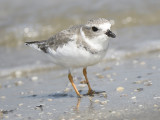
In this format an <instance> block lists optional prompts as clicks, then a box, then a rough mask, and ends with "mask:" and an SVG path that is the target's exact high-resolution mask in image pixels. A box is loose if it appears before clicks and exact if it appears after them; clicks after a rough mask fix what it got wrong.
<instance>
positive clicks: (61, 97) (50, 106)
mask: <svg viewBox="0 0 160 120" xmlns="http://www.w3.org/2000/svg"><path fill="white" fill-rule="evenodd" d="M159 6H160V1H158V0H154V1H153V0H141V1H139V0H134V1H132V0H119V1H118V0H101V1H96V0H88V1H84V0H81V1H74V0H66V1H56V0H45V1H39V0H34V1H32V0H28V1H25V0H14V2H13V1H10V0H5V1H4V0H0V36H1V38H0V119H1V118H4V119H12V120H13V119H26V120H28V119H106V118H108V119H111V120H115V119H141V120H142V119H145V120H147V119H150V118H155V119H157V118H159V110H160V109H159V107H160V103H159V98H160V97H159V96H160V94H159V90H158V89H159V85H160V83H159V71H160V64H159V59H160V54H159V51H160V34H159V31H160V15H159V13H160V8H159ZM98 17H104V18H108V19H109V20H111V22H112V24H113V26H112V30H113V31H114V32H115V33H116V35H117V38H116V39H110V47H109V50H108V53H107V55H106V57H105V59H104V60H103V61H102V62H101V63H100V64H98V65H96V66H93V67H89V68H88V77H89V79H90V83H91V85H92V87H93V88H94V89H95V90H97V91H106V93H107V97H106V96H105V95H104V94H100V95H95V96H94V97H89V96H85V97H83V98H82V99H81V100H80V102H79V100H78V99H77V97H76V95H75V93H74V91H73V90H72V87H71V85H70V84H69V81H68V80H67V70H64V69H62V68H59V67H58V66H56V65H54V64H52V61H51V60H50V59H49V58H47V57H44V54H42V53H40V52H38V51H35V50H33V49H31V48H28V47H26V46H25V45H24V42H25V41H32V40H33V41H34V40H44V39H48V38H49V37H50V36H52V35H53V34H55V33H56V32H58V31H61V30H63V29H65V28H67V27H69V26H71V25H74V24H82V23H85V22H86V21H87V20H89V19H91V18H98ZM74 76H75V82H76V84H77V86H78V88H79V89H81V90H82V94H85V93H86V92H87V88H86V86H85V85H83V84H80V81H81V80H82V79H83V78H82V73H81V69H78V70H75V71H74ZM46 86H47V87H46ZM117 87H123V88H124V91H122V92H118V91H116V88H117ZM137 91H138V92H137ZM79 104H80V105H79ZM78 105H79V107H77V106H78ZM37 106H39V107H37ZM41 107H42V108H43V110H41ZM145 115H147V117H148V118H147V117H146V118H145V117H144V116H145Z"/></svg>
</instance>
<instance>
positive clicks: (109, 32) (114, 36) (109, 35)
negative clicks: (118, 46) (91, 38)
mask: <svg viewBox="0 0 160 120" xmlns="http://www.w3.org/2000/svg"><path fill="white" fill-rule="evenodd" d="M106 35H108V37H111V38H116V35H115V34H114V33H113V32H112V31H110V30H109V31H107V32H106Z"/></svg>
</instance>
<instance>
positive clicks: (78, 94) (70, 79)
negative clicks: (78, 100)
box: [68, 73, 81, 97]
mask: <svg viewBox="0 0 160 120" xmlns="http://www.w3.org/2000/svg"><path fill="white" fill-rule="evenodd" d="M68 79H69V81H70V82H71V84H72V86H73V88H74V90H75V92H76V94H77V96H78V97H81V95H80V93H79V92H78V90H77V88H76V86H75V84H74V82H73V77H72V75H71V73H69V74H68Z"/></svg>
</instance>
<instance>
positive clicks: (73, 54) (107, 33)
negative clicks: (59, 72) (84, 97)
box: [26, 18, 116, 97]
mask: <svg viewBox="0 0 160 120" xmlns="http://www.w3.org/2000/svg"><path fill="white" fill-rule="evenodd" d="M110 27H111V24H110V22H109V21H108V20H107V19H105V18H98V19H92V20H89V21H88V22H87V23H86V24H84V25H75V26H72V27H70V28H68V29H66V30H63V31H61V32H59V33H57V34H55V35H53V36H52V37H50V38H49V39H48V40H43V41H34V42H26V45H28V46H30V47H33V48H35V49H37V50H39V51H42V52H44V53H46V54H49V55H50V56H52V58H53V62H54V63H55V64H57V65H60V66H63V67H65V68H68V71H69V72H68V79H69V80H70V82H71V84H72V86H73V88H74V90H75V92H76V94H77V96H79V97H81V95H80V93H79V92H78V90H77V88H76V86H75V84H74V82H73V77H72V75H71V69H72V68H78V67H82V68H83V75H84V77H85V80H86V83H87V85H88V94H89V95H92V94H93V91H92V89H91V86H90V84H89V81H88V78H87V67H88V66H92V65H95V64H97V63H99V62H100V61H101V60H102V59H103V58H104V56H105V54H106V52H107V48H108V43H109V41H108V37H112V38H115V37H116V35H115V34H114V33H113V32H112V31H111V30H110Z"/></svg>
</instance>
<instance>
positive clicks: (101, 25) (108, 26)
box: [97, 22, 111, 31]
mask: <svg viewBox="0 0 160 120" xmlns="http://www.w3.org/2000/svg"><path fill="white" fill-rule="evenodd" d="M97 27H98V28H99V29H102V30H103V31H106V30H108V29H109V30H110V28H111V24H110V23H109V22H108V23H103V24H99V25H98V26H97Z"/></svg>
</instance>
